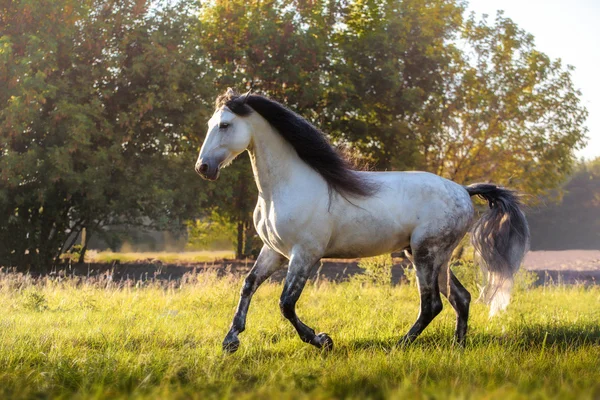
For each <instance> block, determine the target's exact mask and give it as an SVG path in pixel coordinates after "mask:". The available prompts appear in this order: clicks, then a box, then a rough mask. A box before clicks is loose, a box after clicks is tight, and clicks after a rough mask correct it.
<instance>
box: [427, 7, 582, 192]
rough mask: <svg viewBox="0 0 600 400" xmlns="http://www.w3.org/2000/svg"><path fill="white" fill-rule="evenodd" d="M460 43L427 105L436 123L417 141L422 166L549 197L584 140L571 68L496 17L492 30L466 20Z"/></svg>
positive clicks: (453, 176)
mask: <svg viewBox="0 0 600 400" xmlns="http://www.w3.org/2000/svg"><path fill="white" fill-rule="evenodd" d="M462 41H463V43H464V46H465V48H466V50H464V51H463V52H462V53H463V54H462V57H461V59H458V60H456V62H455V63H453V64H451V69H450V70H449V73H448V75H447V78H446V79H445V88H444V91H443V97H442V98H440V99H439V101H436V102H434V103H433V105H435V106H436V107H437V108H438V110H439V112H438V113H437V115H436V116H435V118H434V119H437V120H438V121H439V125H438V126H437V129H436V130H435V134H434V135H429V136H422V137H421V140H420V142H421V146H422V153H423V154H424V155H425V165H427V168H428V169H429V170H431V171H433V172H436V173H438V174H441V175H444V176H447V177H449V178H450V179H453V180H455V181H458V182H464V183H467V182H473V181H494V182H498V183H502V184H505V185H508V186H511V187H515V188H518V189H520V190H521V191H523V192H525V193H528V194H529V195H540V194H548V193H549V191H550V190H551V189H554V188H556V187H557V186H558V185H560V184H561V182H564V180H565V179H566V177H567V176H568V174H569V173H570V172H571V169H572V167H573V165H574V162H575V158H574V152H573V151H574V150H575V149H578V148H581V147H582V146H583V143H584V139H585V133H586V128H585V126H584V123H585V119H586V117H587V111H586V109H585V108H584V107H583V105H582V104H581V100H580V95H581V93H580V92H579V91H578V90H576V89H575V88H574V86H573V82H572V81H571V74H570V72H571V71H572V69H573V67H570V66H567V67H566V68H565V67H563V65H562V63H561V61H560V60H551V59H550V58H549V57H548V56H546V55H545V54H543V53H541V52H539V51H538V50H537V49H536V48H535V47H534V40H533V36H531V35H529V34H527V33H526V32H524V31H523V30H521V29H519V28H518V27H517V26H516V24H515V23H514V22H513V21H511V20H510V19H508V18H505V17H504V16H503V14H502V13H501V12H500V13H498V16H497V17H496V21H495V24H492V25H490V24H488V23H487V21H486V20H485V19H484V20H482V21H476V20H475V19H474V17H473V16H471V17H470V18H469V19H468V20H467V21H466V24H465V27H464V29H463V31H462ZM435 114H436V113H432V115H435ZM530 201H535V198H530Z"/></svg>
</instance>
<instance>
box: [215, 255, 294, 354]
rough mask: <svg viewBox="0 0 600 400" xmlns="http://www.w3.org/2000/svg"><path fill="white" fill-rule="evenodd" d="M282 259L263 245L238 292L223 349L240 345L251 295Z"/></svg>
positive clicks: (231, 348) (228, 350)
mask: <svg viewBox="0 0 600 400" xmlns="http://www.w3.org/2000/svg"><path fill="white" fill-rule="evenodd" d="M284 261H285V258H284V257H283V256H282V255H281V254H279V253H277V252H275V251H274V250H272V249H270V248H269V247H267V246H263V248H262V250H261V251H260V254H259V255H258V258H257V259H256V262H255V263H254V266H253V267H252V269H251V270H250V272H249V273H248V276H246V280H245V281H244V286H243V287H242V291H241V293H240V302H239V303H238V306H237V310H236V311H235V316H234V317H233V322H232V323H231V327H230V328H229V332H228V333H227V336H225V340H224V341H223V350H224V351H227V352H229V353H233V352H234V351H236V350H237V349H238V347H239V345H240V340H239V339H238V334H240V333H241V332H243V331H244V329H245V328H246V314H247V313H248V307H249V306H250V300H251V299H252V295H253V294H254V292H256V289H258V287H259V286H260V285H261V284H262V283H263V282H264V281H265V280H266V279H267V278H268V277H269V276H271V275H272V274H273V272H275V271H277V270H278V269H279V268H280V267H281V266H282V265H283V263H284Z"/></svg>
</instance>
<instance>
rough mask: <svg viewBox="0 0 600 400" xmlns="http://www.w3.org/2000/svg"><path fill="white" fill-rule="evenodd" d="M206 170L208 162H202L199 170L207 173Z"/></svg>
mask: <svg viewBox="0 0 600 400" xmlns="http://www.w3.org/2000/svg"><path fill="white" fill-rule="evenodd" d="M206 171H208V164H200V166H199V167H198V172H200V173H201V174H204V173H206Z"/></svg>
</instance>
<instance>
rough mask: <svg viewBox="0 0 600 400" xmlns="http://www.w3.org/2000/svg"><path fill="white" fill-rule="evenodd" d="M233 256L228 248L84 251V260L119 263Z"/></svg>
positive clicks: (189, 260)
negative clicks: (176, 250) (115, 251)
mask: <svg viewBox="0 0 600 400" xmlns="http://www.w3.org/2000/svg"><path fill="white" fill-rule="evenodd" d="M232 258H235V253H234V252H233V251H229V250H206V251H187V252H179V253H178V252H166V251H161V252H118V253H113V252H112V251H100V252H97V251H88V252H87V253H86V262H97V263H112V262H114V261H119V262H121V263H131V262H144V261H148V262H156V261H160V262H162V263H202V262H212V261H215V260H222V259H232Z"/></svg>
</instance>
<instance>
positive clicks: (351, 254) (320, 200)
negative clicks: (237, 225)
mask: <svg viewBox="0 0 600 400" xmlns="http://www.w3.org/2000/svg"><path fill="white" fill-rule="evenodd" d="M246 150H247V151H248V153H249V155H250V160H251V164H252V170H253V173H254V179H255V181H256V186H257V188H258V200H257V204H256V208H255V210H254V215H253V217H254V218H253V219H254V226H255V227H256V231H257V233H258V235H259V236H260V238H261V239H262V241H263V243H264V245H263V247H262V249H261V251H260V253H259V255H258V257H257V259H256V262H255V263H254V266H253V267H252V269H251V270H250V272H249V273H248V275H247V276H246V278H245V280H244V283H243V286H242V289H241V293H240V299H239V303H238V305H237V309H236V311H235V315H234V317H233V321H232V323H231V327H230V329H229V331H228V333H227V335H226V336H225V339H224V341H223V345H222V346H223V350H224V351H225V352H230V353H231V352H235V351H236V350H237V349H238V348H239V345H240V341H239V337H238V335H239V334H240V333H241V332H243V331H244V329H245V327H246V314H247V312H248V308H249V306H250V301H251V299H252V296H253V294H254V293H255V291H256V290H257V289H258V287H259V286H260V285H261V284H262V283H263V282H264V281H265V280H266V279H267V278H269V277H270V276H271V275H272V274H273V273H274V272H275V271H277V270H279V269H280V268H283V267H284V266H285V265H286V264H287V265H288V271H287V275H286V278H285V283H284V287H283V292H282V294H281V298H280V301H279V306H280V309H281V313H282V314H283V317H285V318H286V319H287V320H289V321H290V322H291V324H292V325H293V327H294V328H295V329H296V331H297V332H298V335H299V337H300V339H301V340H302V341H304V342H306V343H310V344H312V345H313V346H316V347H317V348H321V349H325V350H331V349H332V348H333V340H332V339H331V338H330V337H329V335H327V334H326V333H318V334H317V333H315V331H314V330H313V329H312V328H310V327H309V326H308V325H306V324H305V323H304V322H302V321H301V320H300V318H298V315H297V314H296V302H297V301H298V298H299V297H300V295H301V293H302V290H303V288H304V286H305V284H306V281H307V279H308V277H309V274H310V272H311V270H313V268H315V266H317V265H320V262H321V259H322V258H360V257H370V256H376V255H380V254H386V253H391V252H396V251H402V250H404V251H405V253H406V255H407V257H408V258H409V259H410V260H411V262H412V263H413V265H414V268H415V271H416V276H417V283H418V290H419V295H420V311H419V315H418V317H417V319H416V321H415V323H414V324H413V325H412V327H411V328H410V329H409V330H408V332H407V333H406V334H405V335H404V336H403V337H402V339H401V340H400V343H401V344H409V343H411V342H413V341H414V340H415V339H416V338H417V336H418V335H419V334H420V333H421V332H422V331H423V330H424V329H425V328H426V327H427V325H429V323H430V322H431V321H432V320H433V319H434V318H435V317H436V316H437V315H438V314H439V313H440V312H441V310H442V301H441V297H440V293H441V294H442V295H444V296H445V297H446V298H447V299H448V300H449V302H450V304H451V306H452V307H453V308H454V310H455V312H456V329H455V333H454V340H455V343H458V344H459V345H460V346H464V344H465V337H466V333H467V324H468V317H469V306H470V302H471V295H470V293H469V292H468V291H467V290H466V289H465V287H464V286H463V285H462V284H461V283H460V282H459V280H458V279H457V278H456V276H455V275H454V274H453V273H452V271H451V270H450V268H449V261H450V258H451V255H452V252H453V250H454V249H455V247H456V246H457V245H458V243H459V242H460V241H461V239H462V238H463V237H464V235H465V234H466V233H467V232H468V231H469V229H471V230H472V243H473V245H474V248H475V251H476V254H477V255H478V258H479V259H480V261H481V263H480V264H481V268H482V270H483V271H484V276H486V277H487V279H486V281H487V282H486V286H485V289H484V291H483V293H482V295H483V298H484V300H485V301H487V302H488V303H490V304H491V311H490V313H491V314H492V315H493V314H494V313H496V312H498V311H500V310H503V309H505V308H506V306H507V305H508V302H509V299H510V290H511V288H512V282H513V276H514V274H515V273H516V271H517V270H518V268H519V266H520V264H521V262H522V259H523V257H524V255H525V253H526V252H527V250H528V247H529V228H528V224H527V220H526V218H525V215H524V213H523V211H522V209H521V204H520V201H519V197H518V195H517V194H516V193H515V192H514V191H512V190H509V189H506V188H503V187H499V186H497V185H494V184H487V183H478V184H473V185H469V186H462V185H460V184H457V183H455V182H452V181H450V180H447V179H445V178H443V177H440V176H438V175H435V174H431V173H427V172H412V171H411V172H393V171H392V172H377V171H359V170H355V169H354V168H353V166H352V164H351V163H350V161H349V160H348V159H347V158H346V157H344V156H343V155H342V154H341V153H340V152H338V151H337V150H336V149H335V148H334V147H333V146H332V145H331V144H330V142H329V141H328V140H327V138H326V136H325V135H324V134H323V133H322V132H321V131H320V130H319V129H318V128H316V127H315V126H313V125H312V124H311V123H310V122H308V121H307V120H306V119H304V118H302V117H301V116H300V115H298V114H296V113H295V112H293V111H291V110H290V109H288V108H287V107H285V106H284V105H282V104H280V103H278V102H276V101H274V100H272V99H269V98H267V97H264V96H260V95H257V94H251V93H250V92H248V93H246V94H245V95H239V94H237V93H236V92H235V91H233V90H232V89H231V88H229V89H228V90H227V91H226V92H225V93H224V94H222V95H220V96H218V97H217V99H216V102H215V112H214V114H213V115H212V117H211V118H210V120H209V121H208V131H207V135H206V138H205V140H204V143H203V144H202V147H201V149H200V153H199V155H198V160H197V162H196V165H195V170H196V172H197V173H198V174H200V175H201V176H202V177H203V178H204V179H208V180H216V179H217V178H218V177H219V173H220V170H221V168H224V167H226V166H227V165H229V164H230V163H231V162H232V161H233V160H234V159H235V158H236V157H237V156H238V155H239V154H241V153H242V152H244V151H246ZM471 196H480V197H481V198H483V199H485V200H486V201H487V202H488V204H489V209H488V210H487V211H486V212H485V213H483V215H482V216H481V217H480V219H478V220H475V218H474V215H475V210H474V206H473V203H472V201H471Z"/></svg>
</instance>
